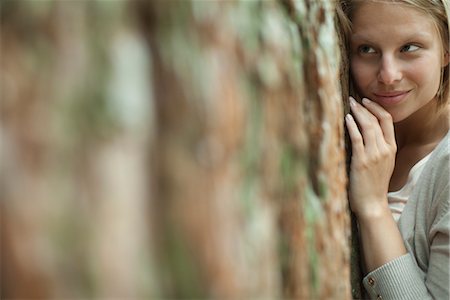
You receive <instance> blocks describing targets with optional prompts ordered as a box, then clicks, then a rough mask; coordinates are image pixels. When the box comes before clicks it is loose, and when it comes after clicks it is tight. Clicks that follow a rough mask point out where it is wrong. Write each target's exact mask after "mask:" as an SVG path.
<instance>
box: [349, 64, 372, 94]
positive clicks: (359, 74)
mask: <svg viewBox="0 0 450 300" xmlns="http://www.w3.org/2000/svg"><path fill="white" fill-rule="evenodd" d="M350 73H351V75H352V78H353V82H354V84H355V85H356V87H357V88H358V89H359V90H364V88H366V87H368V85H369V84H370V82H372V80H373V71H372V69H371V68H370V66H368V65H367V64H365V63H363V62H361V61H360V60H358V59H352V60H351V62H350Z"/></svg>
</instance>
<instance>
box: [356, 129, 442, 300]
mask: <svg viewBox="0 0 450 300" xmlns="http://www.w3.org/2000/svg"><path fill="white" fill-rule="evenodd" d="M449 144H450V132H449V133H447V135H446V136H445V137H444V139H443V140H442V141H441V142H440V143H439V145H438V146H437V147H436V148H435V150H434V151H433V153H432V154H431V156H430V158H429V160H428V162H427V163H426V165H425V167H424V169H423V171H422V174H421V175H420V178H419V180H418V182H417V186H416V187H415V188H414V190H413V192H412V193H411V196H410V198H409V199H408V202H407V204H406V205H405V207H404V210H403V212H402V214H401V217H400V220H399V222H398V226H399V230H400V233H401V235H402V237H403V240H404V242H405V246H406V249H407V251H408V254H406V255H403V256H401V257H398V258H396V259H394V260H393V261H391V262H389V263H387V264H384V265H383V266H381V267H379V268H378V269H376V270H374V271H372V272H370V273H369V274H367V276H366V277H365V278H364V280H363V284H364V287H365V288H366V291H367V293H368V294H369V296H370V298H371V299H377V297H379V296H381V299H395V300H397V299H408V300H415V299H417V300H426V299H439V300H441V299H443V300H448V299H449V286H450V280H449V269H450V263H449V257H450V241H449V234H450V212H449V206H450V204H449V203H450V188H449V184H450V175H449V173H450V160H449V158H450V145H449Z"/></svg>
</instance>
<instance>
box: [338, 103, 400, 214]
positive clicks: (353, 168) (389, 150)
mask: <svg viewBox="0 0 450 300" xmlns="http://www.w3.org/2000/svg"><path fill="white" fill-rule="evenodd" d="M363 104H364V106H362V105H361V104H359V103H357V102H356V101H355V100H354V99H353V98H350V107H351V110H352V112H353V115H354V116H355V118H356V122H357V123H358V125H359V128H358V125H357V124H356V122H355V119H354V118H353V117H352V116H351V115H350V114H348V115H347V116H346V117H345V121H346V125H347V128H348V132H349V135H350V140H351V142H352V152H353V153H352V159H351V165H350V208H351V209H352V211H353V212H354V213H355V215H356V217H357V218H358V219H360V218H366V217H369V216H371V215H373V214H376V213H378V212H380V211H384V212H386V209H388V203H387V192H388V188H389V181H390V179H391V176H392V172H393V170H394V165H395V154H396V151H397V145H396V142H395V134H394V126H393V122H392V117H391V115H390V114H389V113H388V112H387V111H386V110H385V109H384V108H383V107H381V106H380V105H378V104H377V103H375V102H372V101H370V100H368V99H363Z"/></svg>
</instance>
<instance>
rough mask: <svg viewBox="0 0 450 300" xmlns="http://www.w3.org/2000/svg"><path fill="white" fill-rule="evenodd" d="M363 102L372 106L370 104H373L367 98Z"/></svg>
mask: <svg viewBox="0 0 450 300" xmlns="http://www.w3.org/2000/svg"><path fill="white" fill-rule="evenodd" d="M362 102H363V103H364V104H370V102H372V101H370V100H369V99H367V98H363V99H362Z"/></svg>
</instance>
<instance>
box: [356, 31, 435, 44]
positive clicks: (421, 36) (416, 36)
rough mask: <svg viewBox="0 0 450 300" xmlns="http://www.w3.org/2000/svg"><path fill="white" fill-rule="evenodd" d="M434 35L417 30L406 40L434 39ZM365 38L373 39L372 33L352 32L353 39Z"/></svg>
mask: <svg viewBox="0 0 450 300" xmlns="http://www.w3.org/2000/svg"><path fill="white" fill-rule="evenodd" d="M432 37H433V36H432V35H431V34H429V33H428V32H415V33H413V34H411V35H409V36H407V37H406V38H404V40H405V41H410V40H415V39H432ZM354 39H356V40H363V41H368V42H369V41H371V40H372V39H371V38H370V34H369V35H367V34H358V33H356V34H352V35H351V40H354Z"/></svg>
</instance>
